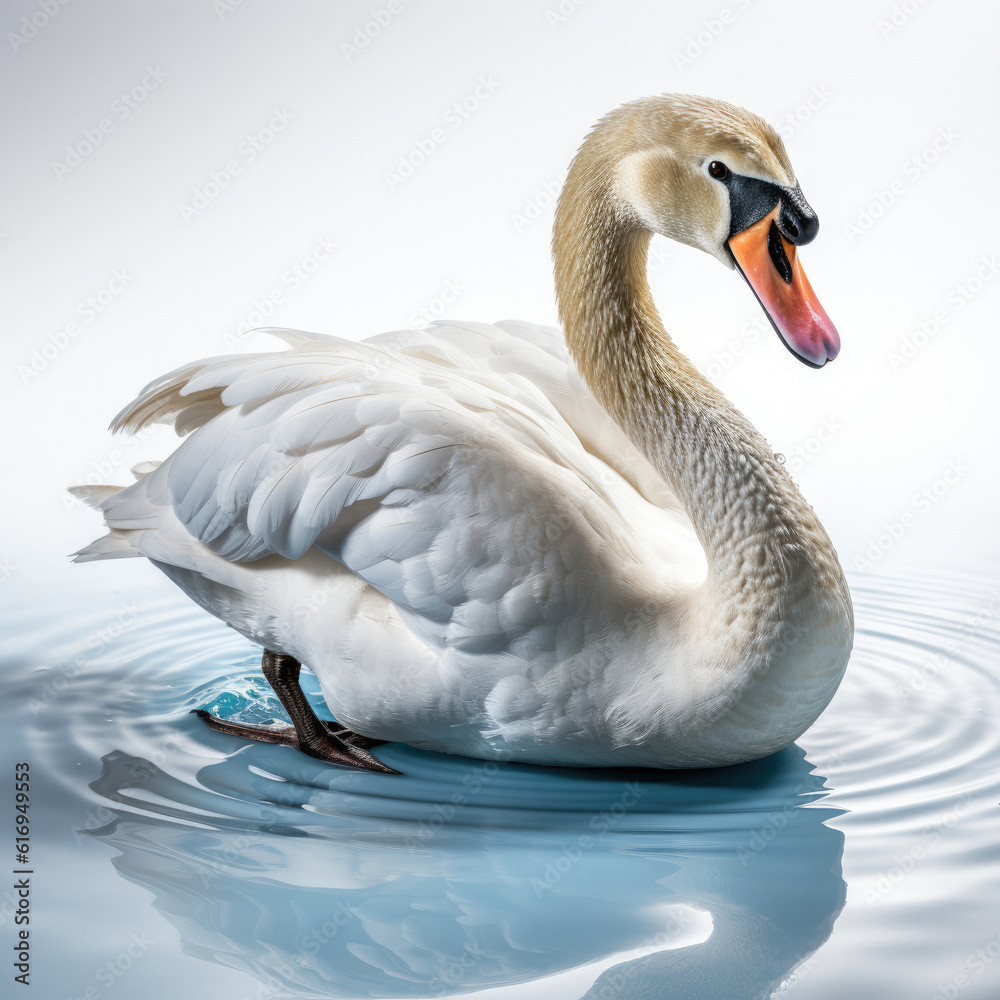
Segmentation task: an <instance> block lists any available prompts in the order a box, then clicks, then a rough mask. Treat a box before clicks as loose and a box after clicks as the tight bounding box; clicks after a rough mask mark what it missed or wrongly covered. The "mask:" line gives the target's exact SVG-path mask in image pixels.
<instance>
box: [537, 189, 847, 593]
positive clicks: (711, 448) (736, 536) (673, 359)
mask: <svg viewBox="0 0 1000 1000" xmlns="http://www.w3.org/2000/svg"><path fill="white" fill-rule="evenodd" d="M650 236H651V234H650V232H649V231H648V230H647V229H645V228H643V227H642V226H641V224H640V223H639V222H638V221H637V220H636V219H634V218H633V217H631V213H630V212H629V211H628V210H627V208H625V207H624V206H622V205H621V203H620V202H616V200H615V198H614V197H613V195H612V193H611V186H610V183H609V182H608V179H607V177H601V176H600V175H597V176H596V177H595V176H583V177H580V176H574V173H573V171H572V170H571V173H570V177H569V178H568V180H567V183H566V188H565V189H564V193H563V196H562V198H561V199H560V203H559V207H558V209H557V213H556V225H555V230H554V234H553V256H554V260H555V279H556V293H557V296H558V301H559V313H560V318H561V320H562V323H563V328H564V331H565V336H566V342H567V344H568V346H569V349H570V352H571V353H572V355H573V357H574V359H575V361H576V363H577V366H578V367H579V369H580V373H581V375H582V376H583V378H584V380H585V381H586V382H587V384H588V386H589V387H590V389H591V391H592V392H593V393H594V395H595V396H596V398H597V400H598V401H599V402H600V403H601V405H602V406H603V407H604V408H605V410H607V412H608V413H609V414H610V415H611V416H612V418H613V419H614V420H615V421H616V422H617V423H618V424H619V426H621V428H622V429H623V431H624V432H625V433H626V434H627V435H628V437H629V438H630V439H631V440H632V441H633V442H634V443H635V445H636V447H638V448H639V449H640V450H641V451H642V452H643V454H645V456H646V457H647V459H648V460H649V462H650V463H651V464H652V465H653V467H654V468H655V469H656V470H657V472H658V473H659V474H660V476H662V478H663V479H664V480H665V481H666V483H667V484H668V485H669V486H670V488H671V489H672V490H673V492H674V493H675V494H676V496H677V497H678V499H679V500H680V501H681V503H682V504H683V506H684V508H685V510H686V511H687V513H688V516H689V517H690V518H691V521H692V523H693V525H694V528H695V531H696V532H697V534H698V538H699V540H700V541H701V544H702V546H703V548H704V550H705V554H706V557H707V560H708V569H709V575H708V586H709V593H710V598H711V599H712V600H713V601H722V602H725V603H726V604H728V605H730V606H731V602H733V601H737V602H739V603H740V604H741V605H743V606H746V605H747V604H748V603H749V602H750V601H751V595H753V597H754V598H755V599H763V600H764V601H765V602H766V603H767V604H768V605H770V606H771V607H772V608H774V607H775V606H777V605H784V604H786V602H787V601H788V600H795V599H796V598H797V597H798V596H799V595H801V594H803V588H805V589H806V590H812V589H813V588H815V587H816V586H817V585H818V586H820V587H824V586H831V587H833V586H838V585H839V584H840V583H842V579H843V577H842V573H841V570H840V566H839V563H838V562H837V558H836V555H835V553H834V551H833V547H832V545H831V543H830V540H829V538H828V537H827V535H826V532H825V531H824V530H823V528H822V526H821V525H820V523H819V521H818V519H817V518H816V516H815V514H814V513H813V511H812V508H810V507H809V505H808V504H807V503H806V502H805V500H804V499H803V498H802V495H801V494H800V493H799V491H798V489H797V487H796V486H795V484H794V483H793V482H792V480H791V478H790V477H789V476H788V474H787V473H786V471H785V470H784V468H783V467H782V465H781V464H780V463H779V461H778V460H777V459H776V457H775V455H774V453H773V452H772V451H771V449H770V447H769V446H768V444H767V442H766V441H765V440H764V438H763V437H762V436H761V435H760V434H759V433H758V432H757V431H756V430H755V429H754V427H753V426H752V425H751V424H750V423H749V421H747V419H746V418H745V417H744V416H743V415H742V414H741V413H740V412H739V411H738V410H737V409H736V407H734V406H733V405H732V404H731V403H730V402H729V401H728V400H726V398H725V397H724V396H723V395H722V393H720V392H719V391H718V390H717V389H716V388H715V387H714V386H713V385H712V384H711V383H710V382H709V381H708V380H707V379H705V378H704V377H703V376H702V375H701V374H700V373H699V372H698V371H697V369H696V368H695V367H694V366H693V365H692V364H691V363H690V362H689V361H688V360H687V358H685V357H684V355H683V354H681V352H680V351H679V350H678V349H677V347H676V345H675V344H674V342H673V341H672V340H671V339H670V337H669V336H668V335H667V333H666V331H665V330H664V328H663V324H662V323H661V321H660V317H659V314H658V313H657V310H656V307H655V306H654V304H653V301H652V297H651V295H650V291H649V284H648V282H647V279H646V255H647V250H648V246H649V240H650ZM790 591H791V592H790Z"/></svg>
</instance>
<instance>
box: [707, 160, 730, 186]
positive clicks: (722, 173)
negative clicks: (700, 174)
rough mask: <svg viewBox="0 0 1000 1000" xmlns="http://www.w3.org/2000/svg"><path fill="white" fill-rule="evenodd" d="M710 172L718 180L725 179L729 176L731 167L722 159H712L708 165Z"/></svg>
mask: <svg viewBox="0 0 1000 1000" xmlns="http://www.w3.org/2000/svg"><path fill="white" fill-rule="evenodd" d="M708 172H709V173H710V174H711V175H712V176H713V177H714V178H715V179H716V180H717V181H724V180H725V179H726V178H727V177H728V176H729V167H727V166H726V165H725V164H724V163H723V162H722V161H721V160H712V162H711V163H710V164H709V165H708Z"/></svg>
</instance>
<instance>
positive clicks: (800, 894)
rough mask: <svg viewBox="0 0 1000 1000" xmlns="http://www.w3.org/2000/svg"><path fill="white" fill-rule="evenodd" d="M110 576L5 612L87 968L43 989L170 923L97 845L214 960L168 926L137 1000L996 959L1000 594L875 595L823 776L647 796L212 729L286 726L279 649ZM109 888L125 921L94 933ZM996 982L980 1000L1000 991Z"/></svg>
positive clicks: (835, 711) (653, 984)
mask: <svg viewBox="0 0 1000 1000" xmlns="http://www.w3.org/2000/svg"><path fill="white" fill-rule="evenodd" d="M112 568H113V569H114V574H113V576H112V575H111V574H110V573H109V575H108V581H109V582H108V585H107V587H105V588H104V589H101V588H100V587H98V586H95V587H94V589H93V590H92V591H91V590H87V591H86V593H85V594H83V593H81V584H80V582H79V578H78V577H76V576H74V578H73V580H72V582H71V583H67V584H66V585H65V586H62V587H59V586H49V587H47V588H46V590H45V592H44V593H43V594H39V593H37V592H36V593H32V592H30V591H29V590H25V591H24V592H23V593H21V592H19V591H18V592H11V593H10V594H8V595H6V597H7V598H8V608H7V609H6V614H5V618H6V620H5V621H4V622H2V623H0V626H2V628H3V634H4V642H3V645H2V648H0V675H2V676H3V679H4V698H3V699H0V732H2V733H3V734H4V736H5V737H6V738H7V739H8V740H9V741H10V746H11V747H16V750H15V753H16V754H17V756H16V757H15V758H13V759H16V760H20V759H29V760H30V761H31V766H32V774H33V775H34V776H35V777H36V778H37V780H38V783H39V784H38V787H39V788H40V789H43V790H44V791H43V792H40V793H39V799H38V801H37V802H35V801H33V803H32V808H33V809H34V808H36V806H37V808H38V811H37V812H36V814H35V815H36V820H37V823H36V826H35V834H34V835H35V836H37V840H35V841H33V846H34V847H36V848H37V849H38V851H39V854H40V855H41V854H44V856H45V857H46V859H47V862H46V870H45V883H44V884H45V885H48V886H51V887H57V886H60V884H61V883H63V884H65V886H66V890H65V891H62V892H60V890H59V889H55V888H53V892H55V893H57V894H58V895H59V900H60V901H59V904H58V905H57V906H52V907H48V908H47V910H46V913H45V928H44V933H45V934H47V935H51V938H50V940H55V941H57V942H59V952H60V954H62V955H63V956H64V960H63V961H61V962H58V963H51V962H50V963H45V962H42V961H39V963H38V969H37V971H38V974H39V977H40V983H39V988H40V989H41V990H42V994H43V995H44V996H46V997H49V996H51V997H62V996H74V997H76V996H81V995H82V994H84V993H85V989H86V987H87V986H88V984H92V983H95V982H97V980H96V979H95V978H94V973H93V970H94V967H95V966H96V965H97V964H98V963H99V962H100V961H106V960H107V959H113V958H114V956H115V953H116V952H115V949H118V948H120V947H122V945H121V944H119V943H117V938H116V936H115V935H116V933H117V931H118V929H120V925H121V924H124V926H125V927H126V928H127V929H128V933H131V932H132V931H133V930H135V929H137V928H138V929H142V928H143V927H145V926H147V925H146V921H147V920H152V921H157V920H158V919H159V918H158V916H157V915H156V914H155V913H154V912H153V911H152V910H151V909H150V908H149V906H148V903H147V902H146V899H147V897H146V894H145V893H137V894H135V895H133V892H134V886H132V885H125V884H117V885H113V886H109V885H108V874H109V868H108V865H107V863H106V860H105V859H106V856H107V852H105V851H102V850H97V851H94V850H90V848H94V847H97V846H98V842H99V841H103V842H105V843H107V844H108V845H109V846H110V847H111V848H112V849H113V850H114V851H115V852H117V854H118V857H117V858H116V863H117V865H118V869H119V871H120V872H121V873H122V875H124V876H125V878H126V879H127V880H129V881H130V882H132V883H136V884H137V885H140V886H145V887H147V888H148V889H150V890H151V891H152V893H153V894H154V897H155V906H156V907H157V908H158V910H159V911H160V913H162V914H163V915H164V916H165V917H166V918H167V919H168V920H169V921H171V922H172V923H173V924H174V925H175V926H176V927H177V928H178V930H179V932H180V935H181V939H182V941H183V942H184V949H185V951H187V952H188V953H190V954H193V955H196V956H198V957H200V958H202V959H207V960H208V962H210V963H212V965H211V967H210V966H209V964H208V963H207V962H195V961H189V960H188V959H186V958H184V956H182V955H179V954H177V953H176V950H175V949H176V945H175V943H174V940H173V937H172V935H163V936H162V939H157V942H156V944H155V946H154V947H153V948H152V949H151V950H150V952H149V955H148V958H145V959H144V960H143V962H142V963H136V964H135V966H134V967H133V968H132V969H130V971H129V973H128V975H129V981H128V985H127V986H125V985H123V986H121V987H119V988H118V990H116V991H115V995H116V996H117V995H118V992H119V991H121V995H122V997H123V998H124V997H126V996H128V997H133V996H142V997H148V998H150V1000H153V998H157V1000H159V998H165V997H170V998H171V1000H176V998H177V997H178V996H180V997H184V996H187V995H190V996H192V997H194V996H197V997H199V998H200V997H202V996H209V995H210V996H212V997H214V998H217V1000H240V998H242V997H243V996H244V994H246V996H247V997H248V998H250V1000H270V998H275V1000H276V998H278V997H281V996H292V997H295V998H299V997H331V996H345V997H350V996H354V997H378V998H380V1000H381V998H385V997H394V998H402V997H421V996H423V997H428V996H454V995H456V994H474V993H475V992H476V991H477V990H486V991H488V992H486V993H483V994H482V995H483V1000H487V998H488V1000H504V998H507V1000H509V998H517V1000H539V998H542V997H544V998H545V1000H551V998H556V997H558V998H560V1000H563V998H575V1000H579V998H580V997H583V996H586V997H587V1000H635V998H638V1000H644V998H655V997H670V998H674V1000H675V998H678V997H684V996H697V997H699V998H702V997H703V998H706V1000H709V998H722V1000H738V998H741V997H754V996H756V997H766V996H767V995H768V992H769V990H770V989H771V988H772V987H773V986H774V984H775V983H778V982H779V981H781V980H782V979H784V978H786V977H789V975H790V973H791V970H793V969H794V968H795V966H796V965H797V964H798V963H800V962H801V961H802V960H803V959H804V958H805V957H806V956H808V955H809V954H810V952H812V951H813V950H815V949H817V948H820V947H821V946H822V950H821V952H820V954H819V955H818V956H817V958H816V960H815V962H813V961H810V962H809V963H807V965H806V967H805V968H806V969H808V975H806V974H805V972H804V970H800V971H799V972H798V973H796V974H794V975H793V976H791V979H790V981H789V984H788V985H789V993H790V994H791V995H793V996H800V997H802V1000H805V998H806V997H807V996H808V997H817V996H821V997H823V998H826V997H831V996H837V997H841V996H852V995H854V993H856V992H857V984H858V983H859V982H863V983H865V988H866V990H867V995H870V996H879V997H883V996H885V997H890V996H891V997H897V996H898V997H903V996H905V997H919V996H931V995H932V994H933V993H934V990H935V989H936V988H937V985H936V984H942V987H943V988H946V989H947V991H950V990H952V989H957V988H958V987H956V986H955V985H954V984H955V982H956V980H957V978H958V977H961V976H968V975H969V974H970V972H971V971H972V966H970V964H969V963H968V962H967V961H966V957H967V956H968V955H970V954H974V953H975V952H976V951H977V950H978V949H989V948H992V947H994V943H995V941H996V927H997V922H996V900H997V898H1000V851H998V850H997V840H996V829H997V815H998V806H997V803H998V801H1000V776H998V772H997V767H996V761H997V759H998V757H1000V727H998V726H997V725H996V719H997V718H998V717H1000V670H998V664H1000V597H998V594H1000V591H998V589H997V582H996V581H997V579H998V578H1000V572H998V571H991V573H990V575H989V577H985V578H979V577H974V576H971V575H963V574H951V575H945V574H942V573H941V572H936V573H935V574H934V575H933V576H928V575H926V574H925V575H920V574H919V573H912V574H908V575H907V576H906V577H902V576H896V577H889V576H886V577H877V578H876V577H874V576H869V577H867V578H864V579H856V580H854V581H853V582H852V589H853V592H854V598H855V612H856V615H857V622H858V631H857V643H856V647H855V650H854V654H853V655H852V658H851V664H850V668H849V669H848V672H847V676H846V677H845V679H844V683H843V685H842V686H841V689H840V690H839V691H838V693H837V696H836V698H835V699H834V701H833V703H832V704H831V705H830V707H829V709H828V710H827V711H826V712H825V713H824V714H823V715H822V716H821V717H820V719H819V720H818V721H817V723H816V724H815V725H814V726H813V727H812V728H811V729H810V730H809V731H808V732H807V733H806V734H805V736H804V737H803V739H802V744H803V746H804V747H805V748H806V750H807V752H808V761H807V760H806V759H805V757H804V755H803V751H802V750H801V749H799V748H792V749H790V750H788V751H785V752H784V753H782V754H779V755H776V756H774V757H772V758H770V759H768V760H766V761H762V762H758V763H756V764H752V765H745V766H742V767H738V768H729V769H726V770H720V771H714V772H687V773H667V774H660V773H656V772H639V771H634V772H628V773H625V772H610V771H603V772H602V771H574V770H567V769H547V768H531V767H525V766H516V765H503V766H500V765H497V764H492V763H483V762H479V761H470V760H462V759H459V758H448V757H443V756H439V755H436V754H426V753H420V752H419V751H416V750H411V749H408V748H406V747H402V746H399V745H393V746H386V747H382V748H381V749H380V751H379V753H380V756H382V757H384V759H385V760H386V762H387V763H389V764H391V765H394V766H396V767H398V768H400V769H401V770H403V771H405V772H406V774H405V776H404V777H402V778H396V777H393V778H385V777H383V776H381V775H360V774H351V773H347V772H344V771H342V770H340V769H338V768H334V767H326V766H324V765H322V764H319V763H318V762H315V761H311V760H310V759H309V758H306V757H303V756H301V755H300V754H296V753H295V752H294V751H292V750H289V749H287V748H284V747H268V746H266V745H264V744H246V743H241V742H240V741H238V740H233V739H231V738H229V737H225V736H223V735H221V734H219V733H213V732H211V731H210V730H208V729H207V728H206V727H204V726H202V725H201V724H200V723H199V722H198V720H197V719H195V718H194V717H193V716H191V715H189V714H188V713H189V711H190V710H191V709H193V708H208V709H209V710H210V711H213V712H215V713H219V714H222V715H226V716H235V717H237V718H242V719H243V720H244V721H246V722H250V723H259V722H265V721H266V720H268V719H270V718H276V717H277V713H278V712H279V708H278V706H277V703H276V700H275V699H274V698H273V696H272V694H271V692H270V690H269V689H268V688H267V686H266V684H264V683H263V679H262V677H261V673H260V666H259V664H260V654H259V651H257V650H255V649H254V648H253V647H251V646H250V645H249V644H248V643H245V642H243V641H242V640H241V639H239V638H238V637H236V636H234V634H233V633H232V632H230V631H229V630H227V629H225V628H224V627H223V626H222V625H221V624H220V623H218V622H216V621H215V620H214V619H211V618H209V617H208V616H207V615H205V614H204V613H203V612H201V611H200V610H199V609H198V608H196V607H194V606H193V605H191V604H190V602H188V601H187V600H186V598H184V596H183V595H181V594H179V593H176V592H175V591H174V590H173V589H172V588H171V587H170V585H169V584H168V583H167V582H166V581H165V580H161V579H160V578H159V575H158V574H156V573H154V572H153V571H152V569H151V568H149V567H146V568H145V569H146V571H147V572H148V574H149V576H150V578H151V581H152V582H151V583H150V584H141V579H140V577H141V574H140V572H139V570H138V569H135V570H134V572H133V574H132V577H131V578H128V579H127V580H126V583H125V584H121V574H122V573H127V572H128V567H112ZM303 681H304V685H305V687H306V690H307V692H308V693H309V695H310V697H311V698H312V699H313V702H314V704H315V705H317V707H319V708H320V710H325V708H324V706H323V702H322V698H321V695H320V692H319V687H318V685H317V684H316V682H315V677H314V676H313V675H312V674H308V675H305V674H304V675H303ZM809 761H811V762H814V763H815V764H816V767H817V769H818V771H819V774H822V775H824V776H826V777H827V778H828V779H829V783H830V784H831V785H832V786H833V789H832V790H831V792H830V794H829V795H826V794H825V791H824V779H823V778H821V777H819V776H818V775H817V774H813V773H811V770H812V765H811V764H810V763H809ZM102 769H103V773H102ZM98 774H100V777H99V778H98V779H97V780H96V781H95V780H94V779H95V777H96V776H97V775H98ZM87 782H92V783H93V790H92V789H91V788H88V787H87ZM636 783H637V784H636ZM838 813H842V814H843V815H839V816H838ZM833 817H836V819H834V820H833V823H834V824H835V826H836V827H837V828H841V829H843V830H844V831H845V833H846V835H847V845H848V849H847V852H846V855H845V860H844V866H845V869H846V870H847V871H848V872H849V875H848V878H849V881H850V883H851V886H850V890H851V898H850V900H849V901H848V904H847V907H846V909H844V911H843V913H841V914H840V916H839V918H838V913H840V910H841V907H842V906H843V903H844V892H845V887H844V883H843V881H842V879H841V853H842V849H843V846H844V844H843V839H842V835H841V833H840V832H839V829H832V828H831V824H830V820H831V818H833ZM81 827H86V828H89V832H90V834H91V836H88V837H83V838H73V836H72V833H71V831H74V830H78V829H80V828H81ZM939 831H943V832H939ZM74 839H76V841H77V843H82V844H84V845H85V847H84V848H83V849H82V850H81V849H80V848H78V847H77V846H76V844H74V843H73V841H74ZM900 859H903V860H902V861H901V860H900ZM911 862H912V863H911ZM904 864H905V866H906V867H907V869H908V873H904V872H903V866H904ZM115 881H117V880H115ZM40 885H41V883H40ZM102 894H104V896H107V897H108V898H109V899H110V898H112V897H113V898H115V899H116V900H121V901H124V903H123V904H122V905H124V907H125V909H123V910H122V911H121V912H120V913H118V912H116V913H115V915H114V916H111V915H110V914H101V915H100V916H99V917H98V918H97V919H95V918H94V915H93V907H92V900H93V899H95V898H102ZM0 895H2V892H0ZM39 905H40V906H41V900H39ZM0 918H2V907H0ZM835 919H837V921H838V922H837V933H836V935H834V936H833V937H832V938H831V939H830V940H829V941H828V943H827V944H826V945H825V946H824V945H823V942H824V941H825V940H826V939H827V938H828V936H829V935H830V928H831V925H832V923H833V921H834V920H835ZM115 920H117V921H118V922H119V923H118V924H116V923H115ZM81 921H86V926H84V927H81V926H80V924H81ZM124 941H125V942H127V941H128V935H127V934H126V935H125V938H124ZM39 943H40V944H44V940H43V939H42V938H40V939H39ZM74 948H75V951H74V950H73V949H74ZM39 954H41V952H39ZM977 961H978V959H977ZM157 963H159V964H157ZM164 967H169V970H170V974H169V976H162V975H161V974H160V970H162V969H163V968H164ZM224 967H228V968H232V969H237V970H242V971H244V972H247V973H249V974H250V975H252V976H254V977H256V979H257V982H256V983H254V982H252V981H250V980H247V979H246V978H245V976H243V975H238V974H236V973H231V972H228V971H227V968H224ZM46 977H47V982H44V983H43V982H41V980H42V979H45V978H46ZM998 977H1000V963H992V964H990V965H988V966H987V967H985V968H984V969H983V970H982V971H981V972H980V973H979V974H978V975H977V976H976V977H975V981H974V983H972V985H970V986H969V988H968V989H962V991H961V992H962V996H963V997H965V996H968V997H969V998H970V1000H972V998H973V997H976V998H979V997H989V998H991V1000H992V998H993V997H996V996H1000V989H998V985H997V984H998V981H1000V978H998ZM207 983H213V984H214V986H213V988H212V989H211V990H209V989H208V987H207V986H206V984H207ZM491 986H495V987H496V988H495V989H490V987H491ZM977 991H978V992H977Z"/></svg>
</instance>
